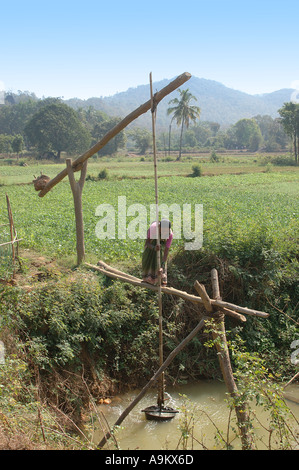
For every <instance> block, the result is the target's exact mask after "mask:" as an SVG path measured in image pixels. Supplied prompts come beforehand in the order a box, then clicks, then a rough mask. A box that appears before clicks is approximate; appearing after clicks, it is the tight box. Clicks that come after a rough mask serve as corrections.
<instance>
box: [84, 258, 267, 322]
mask: <svg viewBox="0 0 299 470" xmlns="http://www.w3.org/2000/svg"><path fill="white" fill-rule="evenodd" d="M99 263H100V265H99V266H95V265H93V264H90V263H84V264H85V266H88V267H89V268H91V269H94V270H95V271H99V272H101V273H102V274H105V275H106V276H108V277H111V278H113V279H118V280H120V281H123V282H128V283H130V284H133V285H134V286H139V287H144V288H146V289H150V290H153V291H155V292H157V290H158V287H157V286H154V285H152V284H148V283H147V282H143V281H142V280H141V279H138V278H137V277H135V276H131V275H129V274H126V273H124V272H122V271H120V270H118V269H114V268H111V267H110V266H109V265H108V264H106V263H104V262H102V261H99ZM104 266H105V267H104ZM161 291H162V292H164V293H165V294H169V295H175V296H177V297H181V298H182V299H184V300H189V301H191V302H194V303H200V304H202V305H203V304H204V302H203V299H202V298H201V297H199V296H197V295H192V294H189V293H187V292H184V291H181V290H178V289H174V288H173V287H165V286H162V287H161ZM210 301H211V304H212V306H215V307H217V308H220V309H223V308H226V309H229V310H232V311H234V312H239V313H245V314H246V315H253V316H256V317H261V318H268V317H269V313H266V312H261V311H259V310H253V309H250V308H247V307H240V306H239V305H235V304H231V303H229V302H224V301H223V300H216V299H210Z"/></svg>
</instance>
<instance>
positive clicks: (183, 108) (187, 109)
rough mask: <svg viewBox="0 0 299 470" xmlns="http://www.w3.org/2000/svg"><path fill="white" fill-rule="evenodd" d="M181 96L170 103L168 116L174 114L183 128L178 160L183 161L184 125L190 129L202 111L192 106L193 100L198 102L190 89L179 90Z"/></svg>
mask: <svg viewBox="0 0 299 470" xmlns="http://www.w3.org/2000/svg"><path fill="white" fill-rule="evenodd" d="M178 92H179V94H180V99H179V98H173V99H172V100H170V101H169V104H171V105H172V106H171V107H170V108H168V110H167V114H173V118H172V119H175V120H176V123H177V125H178V126H181V134H180V151H179V157H178V159H179V160H180V159H181V156H182V141H183V129H184V125H185V126H186V127H187V129H188V127H189V124H190V121H193V122H195V121H196V119H197V118H199V115H200V109H199V107H198V106H194V105H191V104H190V101H191V100H196V98H195V96H193V95H192V94H191V93H190V92H189V89H188V88H187V89H186V90H180V89H179V90H178Z"/></svg>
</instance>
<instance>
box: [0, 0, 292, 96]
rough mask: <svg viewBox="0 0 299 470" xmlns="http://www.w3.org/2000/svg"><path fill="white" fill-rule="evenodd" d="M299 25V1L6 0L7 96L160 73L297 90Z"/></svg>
mask: <svg viewBox="0 0 299 470" xmlns="http://www.w3.org/2000/svg"><path fill="white" fill-rule="evenodd" d="M298 21H299V2H298V0H294V1H293V0H283V1H277V0H258V1H257V0H250V1H248V0H237V1H235V0H189V1H188V0H185V1H177V0H159V1H156V0H151V1H146V2H144V1H142V0H136V1H135V0H110V1H109V0H98V1H93V0H85V1H81V0H80V1H76V0H72V1H70V0H60V1H57V0H51V1H48V0H43V1H41V0H38V1H35V0H26V1H25V0H22V1H20V0H15V1H14V2H11V1H7V0H2V2H0V91H1V88H2V89H5V90H7V91H9V90H10V91H14V92H16V91H18V90H22V91H25V90H27V91H30V92H34V93H35V94H36V95H37V96H38V97H42V96H61V97H64V98H65V99H67V98H71V97H78V98H88V97H91V96H108V95H112V94H114V93H116V92H119V91H125V90H127V89H128V88H130V87H135V86H137V85H141V84H146V83H148V81H149V73H150V72H152V74H153V80H154V81H158V80H162V79H163V78H169V79H170V78H174V77H176V76H177V75H180V74H181V73H183V72H190V73H191V74H192V75H194V76H196V77H199V78H206V79H212V80H216V81H218V82H221V83H223V84H224V85H226V86H228V87H231V88H235V89H238V90H241V91H245V92H247V93H250V94H255V93H266V92H271V91H274V90H278V89H280V88H292V84H293V83H294V82H298V83H299V33H298ZM293 88H296V86H293Z"/></svg>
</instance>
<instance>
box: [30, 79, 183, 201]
mask: <svg viewBox="0 0 299 470" xmlns="http://www.w3.org/2000/svg"><path fill="white" fill-rule="evenodd" d="M190 78H191V75H190V73H188V72H185V73H182V74H181V75H179V76H178V77H177V78H176V79H175V80H173V81H172V82H170V83H169V84H168V85H167V86H166V87H164V88H162V90H160V91H158V92H157V93H155V95H154V102H155V105H157V104H158V103H159V102H160V101H161V100H162V99H163V98H165V96H167V95H169V93H171V92H173V91H174V90H176V89H177V88H179V87H180V86H181V85H183V84H184V83H185V82H186V81H187V80H189V79H190ZM149 109H151V100H148V101H147V102H146V103H144V104H143V105H141V106H139V108H136V109H135V110H134V111H133V112H132V113H130V114H128V115H127V116H126V117H125V118H124V119H123V120H122V121H120V122H119V123H118V124H117V125H116V126H114V127H113V128H112V129H111V130H110V131H109V132H108V133H107V134H106V135H105V136H104V137H103V138H102V139H101V140H100V141H99V142H97V143H96V144H95V145H94V146H93V147H91V148H90V149H89V150H87V151H86V152H85V153H83V154H82V155H80V157H78V158H77V159H76V160H74V161H73V163H72V166H73V170H74V171H79V170H81V167H82V164H83V163H84V162H85V161H86V160H87V159H88V158H90V157H92V155H94V154H95V153H97V152H98V151H99V150H101V149H102V148H103V147H104V146H105V145H106V144H107V143H108V142H109V141H110V140H111V139H112V138H113V137H115V136H116V135H117V134H118V133H119V132H120V131H122V130H123V129H125V127H127V126H128V125H129V124H130V123H131V122H132V121H134V120H135V119H137V118H138V117H139V116H141V115H142V114H144V113H146V112H147V111H148V110H149ZM66 176H67V169H66V168H65V169H64V170H62V171H61V172H60V173H59V174H58V175H57V176H55V178H53V179H51V180H50V181H49V182H48V183H47V184H46V186H45V187H44V188H43V189H42V190H41V191H40V192H39V194H38V195H39V197H44V196H45V195H46V194H47V193H48V192H49V191H50V190H51V189H52V188H53V187H54V186H55V185H56V184H58V183H59V182H60V181H62V180H63V178H65V177H66Z"/></svg>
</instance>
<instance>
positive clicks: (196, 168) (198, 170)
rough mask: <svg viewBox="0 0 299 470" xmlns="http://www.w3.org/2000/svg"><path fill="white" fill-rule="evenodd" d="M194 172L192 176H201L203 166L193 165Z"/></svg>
mask: <svg viewBox="0 0 299 470" xmlns="http://www.w3.org/2000/svg"><path fill="white" fill-rule="evenodd" d="M192 172H193V173H192V175H191V176H192V177H193V178H196V177H198V176H201V174H202V171H201V167H200V166H199V165H193V167H192Z"/></svg>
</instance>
